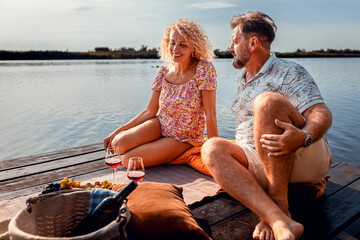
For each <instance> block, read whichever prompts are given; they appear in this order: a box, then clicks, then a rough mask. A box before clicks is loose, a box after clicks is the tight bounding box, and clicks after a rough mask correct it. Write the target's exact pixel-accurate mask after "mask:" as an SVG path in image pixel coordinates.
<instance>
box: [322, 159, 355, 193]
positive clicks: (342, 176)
mask: <svg viewBox="0 0 360 240" xmlns="http://www.w3.org/2000/svg"><path fill="white" fill-rule="evenodd" d="M328 175H329V176H330V178H329V181H328V183H327V185H326V190H325V193H324V194H325V196H327V197H328V196H331V195H332V194H334V193H336V192H337V191H340V190H341V189H343V188H344V187H346V186H347V185H349V184H350V183H352V182H353V181H356V180H357V179H358V178H360V165H355V164H350V163H345V162H342V163H339V164H338V165H336V166H335V167H333V168H331V169H330V172H329V174H328Z"/></svg>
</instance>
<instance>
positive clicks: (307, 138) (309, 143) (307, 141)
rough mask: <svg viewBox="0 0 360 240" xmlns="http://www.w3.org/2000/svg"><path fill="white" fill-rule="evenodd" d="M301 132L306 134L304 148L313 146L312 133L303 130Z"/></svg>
mask: <svg viewBox="0 0 360 240" xmlns="http://www.w3.org/2000/svg"><path fill="white" fill-rule="evenodd" d="M301 131H302V132H303V133H304V134H305V140H304V145H303V146H304V147H308V146H310V145H311V144H312V142H313V139H312V137H311V136H310V133H309V132H308V131H306V130H305V129H301Z"/></svg>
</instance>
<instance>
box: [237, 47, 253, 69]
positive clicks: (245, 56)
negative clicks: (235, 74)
mask: <svg viewBox="0 0 360 240" xmlns="http://www.w3.org/2000/svg"><path fill="white" fill-rule="evenodd" d="M250 57H251V53H250V51H249V50H248V49H247V48H246V46H244V48H243V49H242V50H241V53H240V55H235V56H234V60H233V66H234V68H237V69H241V68H243V67H245V65H246V64H247V63H248V62H249V60H250Z"/></svg>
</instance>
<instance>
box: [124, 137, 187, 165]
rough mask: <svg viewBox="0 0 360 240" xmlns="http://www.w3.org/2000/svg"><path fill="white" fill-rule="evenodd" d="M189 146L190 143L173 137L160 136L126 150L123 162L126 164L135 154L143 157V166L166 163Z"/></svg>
mask: <svg viewBox="0 0 360 240" xmlns="http://www.w3.org/2000/svg"><path fill="white" fill-rule="evenodd" d="M191 147H192V145H191V144H189V143H183V142H178V141H176V140H175V139H174V138H160V139H157V140H155V141H152V142H148V143H145V144H143V145H140V146H138V147H136V148H133V149H131V150H130V151H128V152H126V153H125V154H124V159H123V163H124V165H125V166H127V163H128V159H129V158H131V157H135V156H136V157H142V158H143V161H144V165H145V167H150V166H155V165H160V164H166V163H169V162H170V161H171V160H173V159H176V158H177V157H178V156H180V155H181V154H183V153H184V152H185V151H186V150H188V149H190V148H191Z"/></svg>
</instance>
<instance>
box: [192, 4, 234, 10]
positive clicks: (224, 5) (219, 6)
mask: <svg viewBox="0 0 360 240" xmlns="http://www.w3.org/2000/svg"><path fill="white" fill-rule="evenodd" d="M188 7H189V8H200V9H218V8H228V7H235V5H234V4H231V3H226V2H202V3H195V4H191V5H189V6H188Z"/></svg>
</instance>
